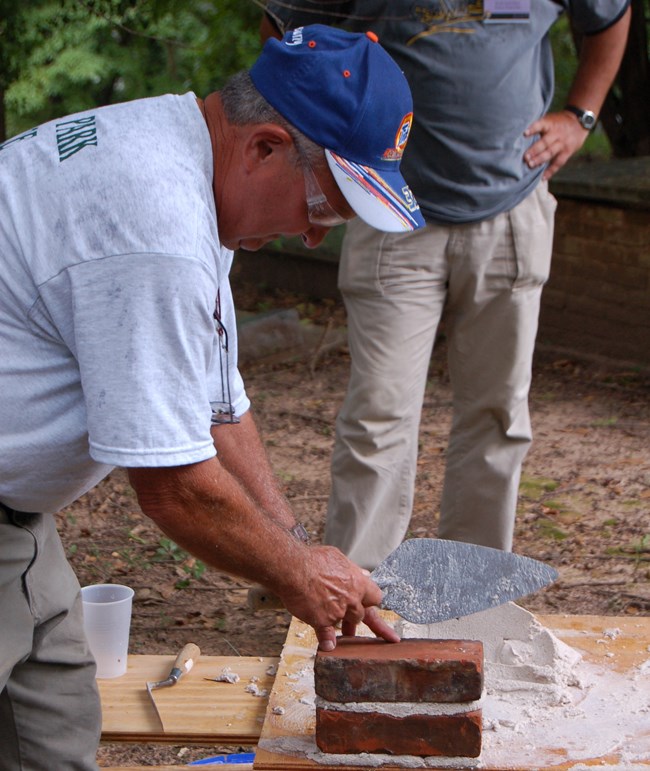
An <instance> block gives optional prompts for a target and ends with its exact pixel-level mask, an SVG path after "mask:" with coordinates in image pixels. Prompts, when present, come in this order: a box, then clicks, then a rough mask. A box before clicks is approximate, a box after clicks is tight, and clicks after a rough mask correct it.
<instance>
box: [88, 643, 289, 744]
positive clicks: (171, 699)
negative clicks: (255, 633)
mask: <svg viewBox="0 0 650 771" xmlns="http://www.w3.org/2000/svg"><path fill="white" fill-rule="evenodd" d="M174 659H175V655H170V656H135V655H130V656H129V660H128V667H127V672H126V674H125V675H123V676H122V677H118V678H115V679H113V680H98V681H97V683H98V685H99V692H100V696H101V701H102V739H103V740H104V741H146V742H156V741H162V742H177V741H180V742H183V743H192V742H195V743H203V742H215V743H236V744H239V743H242V744H255V743H256V741H257V738H258V736H259V734H260V731H261V728H262V723H263V721H264V714H265V711H266V707H267V704H268V698H269V697H268V695H269V693H270V690H271V687H272V685H273V680H274V677H275V670H276V668H277V664H278V659H277V658H276V657H267V656H260V657H257V656H239V657H236V656H203V657H202V658H200V659H199V661H198V662H197V663H196V664H195V665H194V667H193V669H192V670H191V671H190V672H188V673H187V674H186V675H183V677H181V679H180V680H179V681H178V682H177V683H176V685H174V686H171V687H169V688H159V689H157V690H155V691H153V696H154V698H155V700H156V705H157V707H158V711H159V713H160V717H161V719H162V725H161V723H160V721H159V720H158V718H157V717H156V712H155V710H154V707H153V705H152V704H151V701H150V699H149V696H148V694H147V689H146V683H147V681H151V682H153V681H159V680H164V679H165V678H166V677H167V675H168V674H169V670H170V669H171V667H172V665H173V663H174ZM224 669H228V670H229V671H230V672H233V673H235V674H237V675H238V676H239V681H238V682H236V683H226V682H215V681H214V680H213V679H212V678H215V677H218V676H219V675H220V674H221V673H222V672H223V671H224ZM247 688H250V689H251V690H252V691H257V692H258V693H260V694H264V692H266V694H265V695H255V693H252V692H249V691H247V690H246V689H247ZM163 726H164V728H163Z"/></svg>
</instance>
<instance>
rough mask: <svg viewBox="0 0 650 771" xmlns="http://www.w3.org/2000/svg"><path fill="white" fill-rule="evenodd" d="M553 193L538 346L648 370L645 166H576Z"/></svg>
mask: <svg viewBox="0 0 650 771" xmlns="http://www.w3.org/2000/svg"><path fill="white" fill-rule="evenodd" d="M551 189H552V191H553V193H554V195H555V196H556V198H557V199H558V211H557V215H556V220H555V241H554V248H553V264H552V269H551V278H550V280H549V282H548V284H547V286H546V288H545V290H544V294H543V299H542V311H541V315H540V330H539V335H538V342H539V343H540V345H548V346H552V347H558V348H566V349H568V350H572V351H576V352H579V353H582V354H586V355H591V356H604V357H607V358H611V359H617V360H619V361H626V362H630V363H632V364H637V365H640V366H644V367H645V366H650V158H641V159H629V160H617V161H608V162H599V163H589V164H580V165H574V166H571V167H568V168H566V169H564V170H563V172H562V173H561V174H560V175H558V177H557V178H556V179H555V180H554V181H553V183H552V186H551Z"/></svg>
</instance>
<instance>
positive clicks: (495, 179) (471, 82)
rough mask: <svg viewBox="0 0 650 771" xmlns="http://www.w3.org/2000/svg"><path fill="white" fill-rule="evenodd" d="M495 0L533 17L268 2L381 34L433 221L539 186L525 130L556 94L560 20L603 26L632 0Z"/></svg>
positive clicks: (407, 6)
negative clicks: (398, 81) (408, 111)
mask: <svg viewBox="0 0 650 771" xmlns="http://www.w3.org/2000/svg"><path fill="white" fill-rule="evenodd" d="M491 5H492V6H493V7H495V8H497V9H498V8H499V7H500V8H505V9H509V10H510V11H515V12H517V11H518V12H519V13H520V14H523V15H522V16H520V17H519V18H518V19H515V20H509V19H508V18H507V14H506V17H505V18H502V19H500V20H497V21H496V22H495V20H494V16H493V17H492V20H491V21H490V20H488V19H487V18H486V15H485V10H484V9H487V8H489V6H490V3H489V2H488V0H484V1H483V2H469V0H464V1H463V0H458V1H457V2H448V1H447V0H445V1H444V2H443V0H434V1H433V2H426V0H417V2H409V1H408V0H390V2H389V1H388V0H352V1H351V2H340V3H336V2H334V3H332V2H311V0H304V1H301V0H297V1H295V2H294V0H292V2H290V3H274V2H270V3H268V6H267V10H268V12H269V13H270V15H271V16H273V17H275V19H276V20H277V21H278V22H279V24H280V25H281V27H282V28H286V29H291V28H293V27H298V26H302V25H306V24H314V23H323V24H344V25H345V26H346V28H348V29H352V30H359V31H360V30H366V29H371V30H373V31H374V32H376V33H377V35H378V37H379V42H380V43H381V44H382V45H383V46H384V48H385V49H386V50H387V51H388V52H389V53H390V54H391V56H392V57H393V58H394V59H395V60H396V61H397V63H398V64H399V66H400V67H401V68H402V70H403V71H404V73H405V75H406V77H407V79H408V81H409V84H410V86H411V91H412V92H413V102H414V115H415V120H414V125H413V129H412V131H411V136H410V138H409V143H408V146H407V148H406V152H405V154H404V160H403V162H402V171H403V173H404V177H405V178H406V180H407V182H408V183H409V185H410V187H411V189H412V190H413V193H414V194H415V197H416V198H417V200H418V203H419V204H420V208H421V210H422V214H423V216H424V217H425V218H426V219H427V220H429V221H431V222H440V223H462V222H477V221H481V220H484V219H489V218H491V217H494V216H495V215H496V214H499V213H500V212H503V211H509V210H510V209H512V208H513V207H514V206H515V205H516V204H517V203H519V202H520V201H521V200H523V199H524V198H525V197H526V196H527V195H528V193H530V191H531V190H532V189H533V188H534V187H535V185H536V184H537V183H538V181H539V178H540V176H541V174H542V171H543V169H541V168H539V169H534V170H531V169H529V168H528V167H527V166H526V164H525V163H524V160H523V156H524V153H525V151H526V149H527V148H528V147H529V146H530V145H531V144H532V142H533V141H534V138H526V137H524V135H523V134H524V130H525V129H526V128H527V127H528V126H529V125H530V124H531V123H532V122H533V121H535V120H537V119H538V118H539V117H541V116H542V115H543V114H544V113H545V112H547V110H548V108H549V105H550V103H551V99H552V96H553V58H552V52H551V47H550V42H549V38H548V31H549V29H550V27H551V26H552V25H553V23H554V22H555V21H556V19H557V18H558V17H559V16H560V14H561V13H562V12H563V11H564V10H566V11H567V12H568V13H570V14H571V17H572V20H573V23H574V24H575V26H576V28H577V29H578V30H580V31H581V32H583V33H585V34H593V33H595V32H599V31H601V30H603V29H605V28H607V27H608V26H610V25H611V24H612V23H614V22H615V21H616V20H617V19H618V18H619V17H620V16H621V14H622V13H623V12H624V10H625V8H626V7H627V5H628V0H575V2H570V0H557V1H555V0H523V1H520V0H508V2H503V1H501V2H500V0H495V1H493V2H492V4H491ZM526 9H528V10H526ZM526 14H528V15H526ZM515 16H516V13H515ZM314 87H315V88H317V84H314Z"/></svg>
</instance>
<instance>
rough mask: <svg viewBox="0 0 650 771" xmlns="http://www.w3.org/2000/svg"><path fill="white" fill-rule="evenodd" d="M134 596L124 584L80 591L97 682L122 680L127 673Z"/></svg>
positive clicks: (96, 585) (98, 585)
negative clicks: (121, 677) (119, 678)
mask: <svg viewBox="0 0 650 771" xmlns="http://www.w3.org/2000/svg"><path fill="white" fill-rule="evenodd" d="M133 594H134V592H133V589H131V588H130V587H129V586H122V585H121V584H94V585H92V586H84V587H82V589H81V599H82V602H83V614H84V628H85V630H86V638H87V639H88V644H89V645H90V650H91V652H92V654H93V656H94V657H95V661H96V662H97V674H96V677H98V678H101V679H108V678H112V677H120V676H121V675H123V674H124V673H125V672H126V663H127V654H128V650H129V630H130V627H131V604H132V601H133Z"/></svg>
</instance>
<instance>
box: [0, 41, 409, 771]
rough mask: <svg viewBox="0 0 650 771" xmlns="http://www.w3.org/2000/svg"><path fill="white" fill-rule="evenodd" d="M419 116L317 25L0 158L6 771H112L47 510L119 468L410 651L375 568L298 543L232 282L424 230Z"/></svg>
mask: <svg viewBox="0 0 650 771" xmlns="http://www.w3.org/2000/svg"><path fill="white" fill-rule="evenodd" d="M411 113H412V102H411V97H410V92H409V89H408V85H407V83H406V80H405V79H404V77H403V75H402V73H401V72H400V70H399V68H398V67H397V66H396V65H395V63H394V62H393V61H392V60H391V59H390V57H389V56H388V55H387V54H386V53H385V51H383V50H382V48H381V47H380V46H379V45H378V44H377V43H376V42H375V41H374V40H373V39H372V36H367V35H365V34H351V33H348V32H344V31H342V30H336V29H332V28H327V27H319V26H316V27H309V28H305V29H304V30H299V31H298V30H297V31H295V32H294V33H292V34H289V35H287V36H286V38H285V39H284V40H283V41H282V42H279V41H276V40H273V41H269V43H268V44H267V46H265V48H264V51H263V52H262V54H261V56H260V57H259V59H258V61H257V62H256V64H255V65H254V66H253V68H252V70H251V71H250V73H240V75H238V76H235V77H234V78H233V79H232V80H231V81H230V82H229V83H228V84H227V85H226V86H225V88H224V89H223V91H221V92H218V93H212V94H210V95H209V96H208V97H207V98H206V99H205V100H200V99H197V98H196V97H195V96H194V94H191V93H190V94H185V95H183V96H171V95H167V96H161V97H157V98H153V99H145V100H139V101H134V102H130V103H125V104H118V105H113V106H109V107H103V108H98V109H96V110H90V111H88V112H84V113H80V114H77V115H72V116H69V117H65V118H61V119H59V120H55V121H52V122H50V123H47V124H44V125H42V126H39V127H37V128H35V129H33V130H31V131H28V132H26V133H24V134H22V135H20V136H17V137H15V138H13V139H11V140H9V141H8V142H6V143H5V144H4V145H1V146H0V255H1V259H2V270H1V271H0V340H1V350H2V356H1V357H0V393H2V402H3V403H2V410H0V450H1V452H0V458H1V461H0V463H1V465H0V502H1V503H0V614H1V616H0V748H1V751H0V769H2V771H17V769H24V770H25V771H27V769H30V771H41V770H42V771H49V770H50V769H57V770H61V771H63V770H64V769H65V771H87V769H96V767H97V766H96V762H95V754H96V748H97V742H98V739H99V733H100V727H101V719H100V714H99V699H98V694H97V688H96V685H95V665H94V662H93V660H92V657H91V655H90V653H89V651H88V647H87V644H86V641H85V638H84V633H83V626H82V617H81V600H80V592H79V584H78V582H77V580H76V578H75V576H74V574H73V573H72V570H71V568H70V566H69V564H68V563H67V561H66V559H65V555H64V552H63V548H62V545H61V542H60V540H59V538H58V534H57V531H56V526H55V519H54V516H53V514H52V512H56V511H58V510H60V509H61V508H63V507H65V506H66V505H68V504H69V503H70V502H71V501H73V500H74V499H75V498H77V497H78V496H79V495H81V494H83V493H84V492H86V491H87V490H88V489H90V488H91V487H92V486H93V485H95V484H96V483H97V482H98V481H99V480H100V479H102V477H104V476H105V475H106V474H107V473H109V471H110V470H111V469H112V468H113V467H114V466H118V465H119V466H123V467H126V468H127V469H128V473H129V479H130V481H131V484H132V485H133V487H134V489H135V491H136V493H137V497H138V501H139V503H140V506H141V507H142V510H143V511H144V513H145V514H147V515H148V516H150V517H151V518H152V519H153V520H154V521H155V522H156V523H157V524H158V525H159V527H160V528H161V530H162V531H163V532H164V533H166V534H167V535H168V536H169V537H170V538H172V539H173V540H174V541H175V542H176V543H177V544H179V545H180V546H182V547H183V548H184V549H186V550H187V551H189V552H191V553H192V554H194V555H196V556H197V557H198V558H200V559H201V560H203V561H204V562H205V563H207V564H208V565H212V566H213V567H216V568H218V569H220V570H223V571H226V572H229V573H232V574H235V575H239V576H242V577H244V578H247V579H250V580H251V581H257V582H260V583H263V584H264V585H265V586H268V587H269V588H270V589H271V590H272V591H274V592H276V593H277V594H278V595H279V596H280V597H281V598H282V600H283V601H284V603H285V605H286V607H287V609H288V610H289V611H290V612H291V613H293V614H295V615H296V616H298V617H299V618H301V619H303V620H304V621H306V622H307V623H309V624H311V625H312V626H313V627H314V629H315V630H316V634H317V637H318V640H319V644H320V647H321V648H322V649H325V650H329V649H332V648H333V647H334V645H335V629H334V626H335V624H337V623H338V622H340V621H342V622H343V626H344V629H345V628H346V627H347V628H351V627H353V626H354V625H355V624H356V623H358V622H359V621H361V620H365V621H366V623H367V624H368V625H369V626H370V627H371V628H372V629H373V630H374V631H375V632H376V633H377V634H379V635H381V636H382V637H384V638H386V639H387V640H391V641H395V640H396V639H398V638H397V635H396V634H395V633H394V631H393V630H392V629H391V628H389V627H388V626H387V625H386V624H385V623H384V622H383V621H381V620H380V619H379V617H378V616H377V615H376V614H375V612H374V608H373V606H375V605H377V604H378V603H379V602H380V600H381V591H380V589H379V588H378V587H377V585H376V584H374V583H373V582H372V581H371V580H370V578H369V576H368V574H367V572H366V571H363V570H361V569H360V568H359V567H357V566H356V565H354V564H353V563H352V562H350V561H349V560H348V559H347V558H346V557H344V556H343V554H341V552H340V551H338V550H337V549H335V548H333V547H331V546H311V547H308V546H307V545H306V544H305V543H304V542H303V540H302V539H301V530H300V528H299V527H297V526H296V522H295V519H294V517H293V514H292V512H291V510H290V507H289V505H288V503H287V501H286V500H285V499H284V497H283V496H282V494H281V492H280V490H279V488H278V486H277V485H276V482H275V480H274V478H273V474H272V472H271V469H270V466H269V463H268V461H267V459H266V456H265V453H264V451H263V447H262V443H261V441H260V438H259V436H258V433H257V430H256V428H255V423H254V421H253V417H252V415H251V411H250V409H249V407H250V403H249V400H248V398H247V396H246V392H245V390H244V386H243V383H242V380H241V377H240V375H239V372H238V370H237V340H236V328H235V315H234V309H233V304H232V297H231V292H230V287H229V283H228V272H229V269H230V263H231V260H232V256H233V250H234V249H238V248H243V249H252V250H254V249H258V248H259V247H260V246H262V245H263V244H265V243H268V242H269V241H271V240H272V239H275V238H277V237H278V236H279V235H281V234H286V235H289V234H293V235H298V234H300V235H301V236H302V238H303V240H304V241H305V243H306V244H307V245H308V246H311V247H315V246H317V245H318V244H319V243H320V241H321V240H322V239H323V237H324V236H325V235H326V233H327V231H328V229H329V228H330V227H332V225H334V224H339V223H341V222H345V221H346V220H348V219H350V218H351V217H353V216H354V215H355V213H357V214H359V215H360V216H362V217H364V219H366V221H368V222H370V223H371V224H372V225H374V226H376V227H383V228H387V229H388V230H394V229H409V228H415V227H418V226H419V225H420V224H421V222H422V220H421V217H420V215H419V212H418V209H417V204H416V203H415V201H414V199H413V197H412V196H411V195H410V191H408V188H407V187H406V184H405V182H404V180H403V179H402V177H401V175H400V172H399V159H400V156H401V152H402V149H403V146H404V144H405V142H406V136H407V134H408V129H406V130H405V129H404V127H405V126H408V125H410V116H411ZM397 138H399V139H397ZM343 168H345V171H342V169H343ZM368 180H373V181H374V182H375V183H376V184H377V187H376V188H374V187H371V186H370V184H369V183H368ZM280 191H281V195H279V194H278V193H279V192H280ZM34 512H38V513H34ZM302 532H303V533H304V530H303V531H302ZM294 536H295V537H294Z"/></svg>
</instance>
